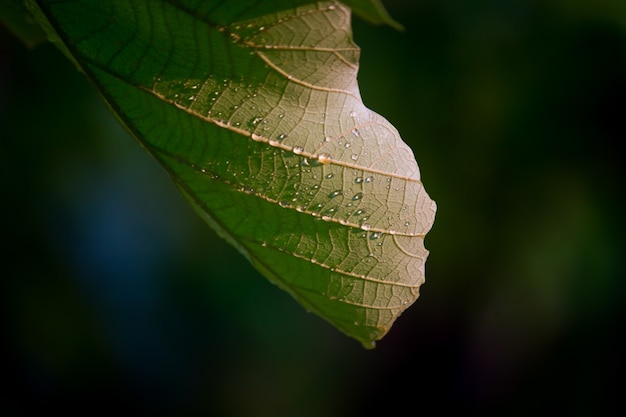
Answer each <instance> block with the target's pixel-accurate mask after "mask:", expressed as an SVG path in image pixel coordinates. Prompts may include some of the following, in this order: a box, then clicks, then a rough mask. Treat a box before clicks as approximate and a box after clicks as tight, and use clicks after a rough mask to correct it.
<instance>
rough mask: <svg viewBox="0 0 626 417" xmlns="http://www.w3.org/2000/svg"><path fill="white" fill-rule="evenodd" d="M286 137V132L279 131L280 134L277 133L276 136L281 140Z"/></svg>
mask: <svg viewBox="0 0 626 417" xmlns="http://www.w3.org/2000/svg"><path fill="white" fill-rule="evenodd" d="M286 137H287V135H286V134H284V133H281V134H280V135H278V136H277V137H276V139H278V140H283V139H285V138H286Z"/></svg>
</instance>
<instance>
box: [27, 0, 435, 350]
mask: <svg viewBox="0 0 626 417" xmlns="http://www.w3.org/2000/svg"><path fill="white" fill-rule="evenodd" d="M294 3H295V2H278V1H256V2H244V1H237V2H235V1H231V2H224V1H200V0H195V1H192V0H169V1H154V0H153V1H139V0H135V1H128V0H117V1H108V2H91V1H71V0H69V1H68V0H62V1H55V0H40V1H38V2H37V4H38V5H39V7H40V9H37V8H36V7H33V9H36V10H35V14H38V15H39V16H40V18H41V17H42V15H45V16H46V17H47V19H48V22H44V26H46V27H47V28H48V30H49V31H54V33H51V36H52V39H56V40H57V42H62V43H63V45H62V48H64V49H65V48H66V49H65V52H66V53H67V54H70V55H71V57H72V59H73V60H74V61H75V62H76V63H77V65H79V67H80V68H81V69H82V71H84V73H85V74H86V75H87V76H88V77H89V78H90V79H91V80H92V81H93V83H94V84H95V85H96V86H97V88H98V89H99V91H100V93H101V94H102V95H103V97H104V98H105V100H106V102H107V103H108V104H109V106H110V107H111V109H112V111H113V112H114V113H115V114H116V115H117V117H118V118H119V120H120V121H121V122H122V123H123V124H124V125H125V126H126V127H127V129H128V130H129V131H130V132H131V133H132V135H133V136H134V137H135V138H136V139H137V140H138V141H139V142H140V143H141V144H142V145H143V146H144V147H145V149H146V150H147V151H148V152H149V153H150V154H152V155H153V156H154V157H155V158H156V159H157V160H158V161H159V162H160V163H161V164H163V166H164V167H165V168H166V169H167V170H168V171H169V173H170V174H171V176H172V179H173V181H174V182H175V183H176V184H177V186H178V187H179V189H180V190H181V192H182V193H183V195H184V196H185V197H186V198H187V199H188V200H189V202H190V203H191V204H192V206H193V207H194V208H195V209H196V210H197V211H198V212H199V213H200V215H201V216H202V217H203V218H204V219H205V220H206V221H207V222H208V223H209V224H210V225H211V226H212V227H213V228H214V229H215V230H217V232H218V233H219V234H220V235H221V236H222V237H224V238H225V239H226V240H227V241H229V242H230V243H231V244H232V245H234V246H235V247H237V248H238V249H239V250H240V251H241V253H243V254H244V255H245V256H246V257H247V258H248V259H249V260H250V262H252V263H253V264H254V266H255V267H256V268H257V269H258V270H259V271H260V272H261V273H262V274H263V275H264V276H265V277H267V278H268V279H269V280H270V281H271V282H273V283H275V284H277V285H278V286H280V287H281V288H283V289H284V290H285V291H287V292H289V293H290V294H291V295H293V296H294V297H295V298H296V299H297V300H298V301H299V302H300V303H301V304H302V305H303V306H304V307H305V308H307V309H309V310H310V311H313V312H315V313H316V314H318V315H319V316H321V317H323V318H324V319H326V320H327V321H329V322H330V323H332V324H333V325H334V326H336V327H337V328H338V329H340V330H341V331H343V332H344V333H345V334H347V335H349V336H351V337H353V338H355V339H356V340H358V341H360V342H361V343H362V344H363V345H364V346H366V347H373V346H374V341H376V340H379V339H381V338H382V337H383V336H384V335H385V334H386V332H387V331H388V330H389V329H390V327H391V325H392V323H393V322H394V320H395V319H396V318H397V317H398V316H399V315H400V314H401V313H402V312H403V311H404V310H405V309H406V308H407V307H408V306H409V305H411V304H412V303H413V302H414V301H415V300H416V299H417V297H418V291H419V287H420V285H421V284H422V283H423V282H424V263H425V260H426V257H427V254H428V252H427V251H426V250H425V249H424V246H423V240H424V236H425V234H426V233H427V232H428V230H429V229H430V228H431V226H432V223H433V220H434V214H435V204H434V202H433V201H432V200H431V199H430V198H429V197H428V195H427V194H426V192H425V190H424V188H423V186H422V183H421V181H420V176H419V169H418V166H417V163H416V162H415V158H414V156H413V153H412V151H411V149H410V148H409V147H408V146H407V145H406V144H405V143H404V142H403V141H402V139H401V138H400V136H399V134H398V132H397V131H396V129H395V128H394V127H393V126H392V125H391V124H390V123H389V122H387V121H386V120H385V119H384V118H383V117H381V116H379V115H378V114H376V113H374V112H372V111H370V110H368V109H367V108H366V107H365V106H364V104H363V102H362V100H361V97H360V94H359V89H358V85H357V81H356V75H357V69H358V58H359V49H358V47H357V46H356V45H355V44H354V43H353V41H352V36H351V26H350V9H348V8H347V7H346V6H343V5H341V4H339V3H334V2H319V3H309V4H307V2H304V1H303V2H300V3H301V4H300V3H298V4H300V5H298V6H295V7H288V8H284V7H286V6H285V4H294ZM31 6H35V5H34V4H31ZM207 256H210V254H207ZM233 279H235V277H233Z"/></svg>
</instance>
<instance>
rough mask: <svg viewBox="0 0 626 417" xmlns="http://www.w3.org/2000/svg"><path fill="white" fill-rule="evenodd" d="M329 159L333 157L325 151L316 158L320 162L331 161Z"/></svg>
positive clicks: (326, 162)
mask: <svg viewBox="0 0 626 417" xmlns="http://www.w3.org/2000/svg"><path fill="white" fill-rule="evenodd" d="M331 159H333V158H332V157H331V156H330V155H329V154H327V153H321V154H319V155H318V160H319V161H320V163H322V164H328V163H329V162H330V161H331Z"/></svg>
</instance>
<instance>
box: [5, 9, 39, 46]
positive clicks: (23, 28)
mask: <svg viewBox="0 0 626 417" xmlns="http://www.w3.org/2000/svg"><path fill="white" fill-rule="evenodd" d="M0 24H2V25H4V26H5V27H6V28H7V29H9V31H11V32H12V33H13V34H14V35H15V36H16V37H18V38H19V39H20V40H21V41H22V42H23V43H24V44H25V45H26V46H27V47H29V48H32V47H34V46H35V45H37V44H38V43H40V42H44V41H45V40H46V34H45V33H44V31H43V30H41V28H40V27H39V25H38V24H37V23H36V22H34V21H33V19H32V17H31V16H30V14H29V13H28V11H27V10H26V7H25V6H24V2H23V1H22V0H0Z"/></svg>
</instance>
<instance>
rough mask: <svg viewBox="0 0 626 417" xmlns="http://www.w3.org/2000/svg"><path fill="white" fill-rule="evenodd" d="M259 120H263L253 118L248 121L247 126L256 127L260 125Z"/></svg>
mask: <svg viewBox="0 0 626 417" xmlns="http://www.w3.org/2000/svg"><path fill="white" fill-rule="evenodd" d="M261 120H263V118H262V117H254V118H252V119H250V122H249V123H248V124H249V125H250V127H256V126H257V125H258V124H259V123H261Z"/></svg>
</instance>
